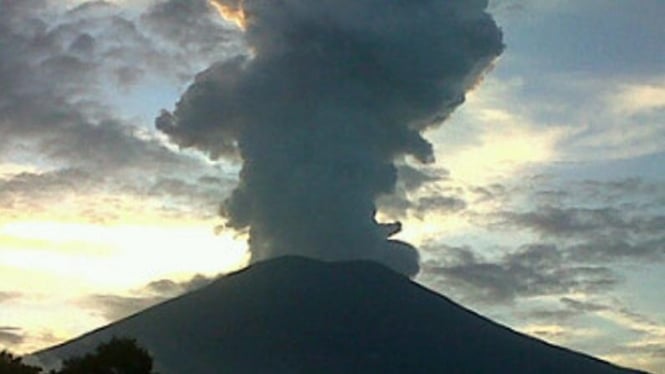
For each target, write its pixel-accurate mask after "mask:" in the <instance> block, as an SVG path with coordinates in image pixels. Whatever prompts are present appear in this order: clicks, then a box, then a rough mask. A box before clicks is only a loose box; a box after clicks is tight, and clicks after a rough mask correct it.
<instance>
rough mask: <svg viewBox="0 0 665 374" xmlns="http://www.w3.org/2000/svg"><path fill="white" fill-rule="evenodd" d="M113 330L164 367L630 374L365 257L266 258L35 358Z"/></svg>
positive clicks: (178, 372) (85, 346) (56, 355)
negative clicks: (359, 259) (503, 322)
mask: <svg viewBox="0 0 665 374" xmlns="http://www.w3.org/2000/svg"><path fill="white" fill-rule="evenodd" d="M113 335H116V336H132V337H135V338H137V339H138V341H139V342H140V344H142V345H144V346H145V347H147V348H148V349H149V350H150V351H151V353H152V354H153V356H154V357H155V362H156V365H157V369H158V370H159V372H160V373H162V374H182V373H198V374H207V373H211V374H212V373H215V374H216V373H444V372H445V373H585V374H588V373H635V371H631V370H626V369H621V368H618V367H615V366H612V365H610V364H608V363H605V362H602V361H599V360H596V359H594V358H592V357H589V356H585V355H581V354H578V353H575V352H572V351H569V350H566V349H562V348H559V347H555V346H552V345H549V344H547V343H544V342H542V341H539V340H536V339H533V338H530V337H527V336H525V335H522V334H519V333H516V332H514V331H512V330H510V329H508V328H505V327H503V326H500V325H498V324H495V323H493V322H492V321H490V320H488V319H486V318H484V317H481V316H479V315H477V314H475V313H473V312H471V311H469V310H467V309H465V308H463V307H461V306H459V305H457V304H455V303H453V302H452V301H450V300H449V299H447V298H445V297H443V296H441V295H438V294H436V293H433V292H431V291H429V290H427V289H425V288H423V287H421V286H419V285H417V284H415V283H413V282H411V281H410V280H409V279H408V278H406V277H403V276H401V275H398V274H396V273H394V272H392V271H390V270H388V269H387V268H385V267H383V266H381V265H377V264H374V263H370V262H347V263H325V262H319V261H314V260H307V259H303V258H297V257H285V258H280V259H276V260H271V261H266V262H263V263H259V264H256V265H254V266H252V267H250V268H248V269H246V270H243V271H240V272H238V273H235V274H233V275H230V276H227V277H224V278H222V279H219V280H217V281H215V282H214V283H212V284H210V285H209V286H207V287H205V288H202V289H200V290H197V291H194V292H192V293H189V294H186V295H184V296H182V297H179V298H176V299H173V300H171V301H168V302H166V303H163V304H161V305H157V306H155V307H152V308H150V309H147V310H145V311H143V312H141V313H138V314H136V315H134V316H132V317H129V318H127V319H125V320H122V321H119V322H116V323H114V324H111V325H109V326H107V327H105V328H102V329H100V330H97V331H94V332H92V333H90V334H87V335H84V336H83V337H81V338H78V339H75V340H73V341H71V342H68V343H65V344H63V345H60V346H57V347H54V348H50V349H48V350H45V351H41V352H38V353H36V356H37V357H38V358H39V359H40V360H42V361H43V362H45V363H48V362H54V361H55V360H58V359H61V358H63V357H67V356H70V355H72V354H80V353H82V352H85V351H88V350H91V349H92V348H93V347H94V346H95V345H96V344H97V343H98V342H100V341H103V340H107V339H109V338H110V337H111V336H113Z"/></svg>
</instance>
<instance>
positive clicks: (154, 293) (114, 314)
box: [81, 274, 214, 321]
mask: <svg viewBox="0 0 665 374" xmlns="http://www.w3.org/2000/svg"><path fill="white" fill-rule="evenodd" d="M213 280H214V278H210V277H206V276H203V275H201V274H197V275H195V276H193V277H192V278H191V279H189V280H186V281H182V282H176V281H173V280H171V279H160V280H156V281H153V282H150V283H148V284H147V285H146V286H144V287H143V288H141V289H138V290H134V291H133V292H132V293H131V294H130V295H113V294H99V295H90V296H87V297H86V298H84V299H83V300H82V301H81V304H82V305H83V306H84V307H86V308H89V309H92V310H95V311H96V312H98V313H100V314H101V315H102V316H103V317H104V318H106V319H107V320H109V321H116V320H119V319H121V318H125V317H127V316H129V315H131V314H134V313H137V312H139V311H141V310H143V309H145V308H148V307H151V306H153V305H155V304H158V303H161V302H164V301H166V300H168V299H171V298H173V297H176V296H179V295H181V294H184V293H187V292H190V291H194V290H196V289H199V288H201V287H203V286H206V285H208V284H209V283H210V282H212V281H213Z"/></svg>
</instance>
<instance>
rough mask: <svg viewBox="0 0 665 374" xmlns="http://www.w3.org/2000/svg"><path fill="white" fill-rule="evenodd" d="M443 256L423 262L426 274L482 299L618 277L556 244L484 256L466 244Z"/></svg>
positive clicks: (608, 284) (607, 283)
mask: <svg viewBox="0 0 665 374" xmlns="http://www.w3.org/2000/svg"><path fill="white" fill-rule="evenodd" d="M438 251H440V256H439V258H437V259H432V260H429V261H426V262H425V263H424V264H423V277H424V278H428V277H430V278H431V277H433V278H435V281H436V278H437V277H442V279H441V280H439V282H440V283H441V284H442V285H444V286H445V287H447V288H454V289H456V290H457V292H459V293H460V294H461V295H463V296H462V297H464V298H468V299H471V300H472V301H477V302H484V303H503V302H512V301H514V300H515V299H516V298H520V297H532V296H542V295H560V294H569V293H574V292H591V293H595V292H598V291H603V290H608V289H611V288H612V287H614V286H615V285H616V284H617V282H618V281H619V278H618V277H617V275H616V274H615V273H614V272H613V271H611V270H610V269H609V268H607V267H604V266H599V265H588V264H579V263H574V262H569V261H568V260H567V257H566V255H565V253H564V252H563V251H562V250H561V249H560V248H558V247H556V246H554V245H543V244H534V245H526V246H522V247H520V248H519V249H518V250H516V251H512V252H509V253H506V254H505V255H503V256H501V257H500V258H499V259H497V260H494V261H490V260H485V259H482V258H480V257H478V255H477V254H476V253H475V252H473V251H472V250H471V249H470V248H467V247H447V246H442V247H440V248H438V249H437V252H438Z"/></svg>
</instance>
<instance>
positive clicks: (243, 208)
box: [156, 0, 503, 275]
mask: <svg viewBox="0 0 665 374" xmlns="http://www.w3.org/2000/svg"><path fill="white" fill-rule="evenodd" d="M216 2H217V3H218V5H220V6H221V7H224V8H226V9H227V10H231V11H237V10H239V9H242V10H243V11H244V14H245V19H246V25H245V26H246V30H245V37H246V42H247V44H248V45H249V46H250V48H251V54H250V56H248V57H243V58H237V59H233V60H229V61H225V62H221V63H218V64H216V65H213V66H211V67H210V68H208V69H207V70H206V71H204V72H202V73H201V74H199V75H198V77H197V78H196V80H195V82H194V83H193V84H192V85H191V86H190V87H189V89H188V90H187V92H186V93H185V94H184V95H183V97H182V98H181V99H180V101H179V102H178V104H177V107H176V109H175V111H174V112H172V113H171V112H166V111H164V112H163V113H162V114H161V115H160V117H159V118H158V119H157V121H156V124H157V127H158V128H159V129H161V130H162V131H163V132H165V133H166V134H168V135H169V136H170V138H171V139H172V140H173V141H174V142H175V143H177V144H179V145H180V146H181V147H191V148H196V149H199V150H201V151H204V152H206V153H207V154H208V155H209V156H210V157H212V158H218V157H226V156H233V157H236V156H237V155H239V156H240V157H241V158H242V160H243V161H244V165H243V168H242V171H241V174H240V183H239V186H238V187H237V188H236V190H235V191H234V193H233V195H232V196H231V197H230V198H229V199H228V200H227V201H225V203H224V204H223V209H222V211H223V214H224V215H225V216H226V217H227V218H228V225H229V226H230V227H233V228H236V229H242V228H246V227H249V233H250V239H249V240H250V243H249V244H250V248H251V250H252V254H253V259H254V261H257V260H262V259H266V258H271V257H274V256H279V255H285V254H298V255H305V256H310V257H316V258H322V259H327V260H343V259H359V258H360V259H372V260H376V261H379V262H382V263H384V264H386V265H388V266H390V267H392V268H393V269H395V270H398V271H400V272H402V273H405V274H410V275H413V274H415V273H417V271H418V255H417V252H416V250H415V249H414V248H413V247H411V246H410V245H408V244H406V243H402V242H399V241H395V240H389V239H388V238H389V237H390V236H391V235H393V234H394V233H396V232H397V231H399V227H400V225H399V223H393V224H381V223H378V222H376V220H375V218H374V216H375V210H376V207H375V199H376V198H377V197H378V196H379V195H381V194H385V193H390V192H391V191H392V189H393V187H394V185H395V182H396V178H397V173H396V168H395V166H394V164H393V160H394V159H395V158H396V157H398V156H402V155H411V156H414V157H415V158H416V159H418V160H420V161H422V162H427V161H431V160H432V159H433V154H432V146H431V144H429V143H428V142H427V141H426V140H425V139H423V137H422V136H421V134H420V133H421V131H422V130H424V129H426V128H427V127H429V126H431V125H434V124H437V123H440V122H441V121H442V120H443V119H445V118H446V117H447V116H448V115H449V114H450V113H451V112H452V111H453V109H455V107H457V106H458V105H460V104H461V103H462V102H463V101H464V95H465V92H466V91H467V90H469V89H470V88H471V87H472V86H473V85H474V84H475V83H476V82H477V81H478V80H479V78H480V76H481V74H482V73H483V71H484V70H485V69H486V68H487V66H488V65H489V64H490V63H491V62H492V61H493V60H494V59H495V58H496V57H497V56H498V55H499V54H500V53H501V51H502V49H503V45H502V41H501V32H500V30H499V29H498V28H497V26H496V24H495V23H494V21H493V20H492V18H491V17H490V16H489V15H488V14H487V13H486V12H485V8H486V6H487V1H483V0H474V1H470V0H363V1H358V0H317V1H310V0H282V1H269V0H244V1H242V0H216Z"/></svg>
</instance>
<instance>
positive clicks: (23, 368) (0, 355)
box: [0, 351, 42, 374]
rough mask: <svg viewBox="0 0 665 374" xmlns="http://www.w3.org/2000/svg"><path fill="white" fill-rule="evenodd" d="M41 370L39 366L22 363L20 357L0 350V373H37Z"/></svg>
mask: <svg viewBox="0 0 665 374" xmlns="http://www.w3.org/2000/svg"><path fill="white" fill-rule="evenodd" d="M41 371H42V370H41V368H38V367H36V366H30V365H26V364H24V363H23V360H22V359H21V357H18V356H14V355H13V354H11V353H9V352H8V351H1V352H0V374H38V373H40V372H41Z"/></svg>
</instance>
